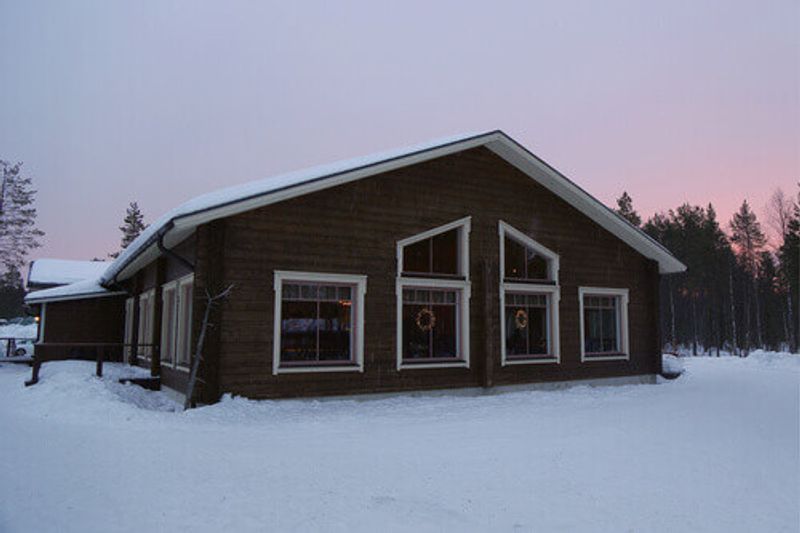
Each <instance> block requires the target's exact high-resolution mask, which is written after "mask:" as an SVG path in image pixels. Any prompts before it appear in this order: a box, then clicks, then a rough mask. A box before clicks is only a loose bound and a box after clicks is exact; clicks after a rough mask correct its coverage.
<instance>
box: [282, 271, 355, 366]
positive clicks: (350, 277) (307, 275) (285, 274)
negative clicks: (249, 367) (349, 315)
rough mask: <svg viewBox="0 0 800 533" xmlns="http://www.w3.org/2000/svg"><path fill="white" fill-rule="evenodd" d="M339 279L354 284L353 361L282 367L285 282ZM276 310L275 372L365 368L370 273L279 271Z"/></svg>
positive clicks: (340, 282) (341, 281)
mask: <svg viewBox="0 0 800 533" xmlns="http://www.w3.org/2000/svg"><path fill="white" fill-rule="evenodd" d="M287 282H289V283H292V282H294V283H337V284H343V285H352V286H353V293H354V294H353V295H352V302H353V315H354V320H353V327H354V328H355V331H354V335H353V346H352V347H351V349H352V350H353V352H354V353H353V354H352V355H353V357H352V362H348V363H347V364H342V365H325V366H313V365H312V366H291V367H286V366H284V367H282V366H281V364H280V356H281V310H282V305H281V304H282V300H283V284H284V283H287ZM274 289H275V310H274V324H273V330H272V331H273V335H272V374H273V375H278V374H299V373H308V372H364V312H365V309H364V295H365V294H366V293H367V276H365V275H357V274H330V273H322V272H295V271H289V270H276V271H275V285H274Z"/></svg>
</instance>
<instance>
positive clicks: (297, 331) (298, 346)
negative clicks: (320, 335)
mask: <svg viewBox="0 0 800 533" xmlns="http://www.w3.org/2000/svg"><path fill="white" fill-rule="evenodd" d="M316 317H317V304H316V302H292V301H283V302H282V304H281V360H282V361H314V360H316V358H317V322H316Z"/></svg>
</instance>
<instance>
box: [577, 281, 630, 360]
mask: <svg viewBox="0 0 800 533" xmlns="http://www.w3.org/2000/svg"><path fill="white" fill-rule="evenodd" d="M586 296H613V297H616V298H618V299H619V300H618V301H619V308H618V310H617V312H618V319H619V321H618V324H617V335H619V347H620V353H619V354H614V355H603V356H591V355H590V356H588V357H587V355H586V342H585V325H584V323H583V322H584V319H583V301H584V299H585V297H586ZM578 302H579V304H580V307H579V310H580V322H581V362H582V363H586V362H592V361H628V360H630V357H631V354H630V339H629V335H630V330H629V328H628V303H629V290H628V289H624V288H613V287H578Z"/></svg>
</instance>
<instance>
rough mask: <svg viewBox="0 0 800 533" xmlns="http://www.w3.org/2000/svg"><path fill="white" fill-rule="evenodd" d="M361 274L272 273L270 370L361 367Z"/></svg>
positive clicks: (329, 369) (364, 285)
mask: <svg viewBox="0 0 800 533" xmlns="http://www.w3.org/2000/svg"><path fill="white" fill-rule="evenodd" d="M366 284H367V282H366V276H351V275H345V274H319V273H308V272H283V271H276V272H275V332H276V334H275V341H274V351H273V372H274V373H275V374H278V373H284V372H315V371H316V372H319V371H346V370H352V371H362V370H363V344H364V310H363V309H364V293H365V292H366Z"/></svg>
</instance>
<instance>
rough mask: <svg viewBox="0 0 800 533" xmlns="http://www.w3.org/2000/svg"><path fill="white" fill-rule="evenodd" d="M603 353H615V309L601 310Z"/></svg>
mask: <svg viewBox="0 0 800 533" xmlns="http://www.w3.org/2000/svg"><path fill="white" fill-rule="evenodd" d="M601 312H602V313H603V351H604V352H616V351H617V311H616V309H613V308H612V309H608V308H607V309H603V310H602V311H601Z"/></svg>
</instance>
